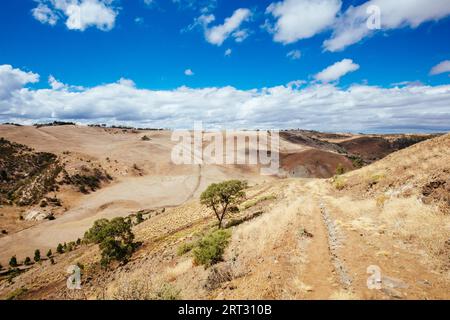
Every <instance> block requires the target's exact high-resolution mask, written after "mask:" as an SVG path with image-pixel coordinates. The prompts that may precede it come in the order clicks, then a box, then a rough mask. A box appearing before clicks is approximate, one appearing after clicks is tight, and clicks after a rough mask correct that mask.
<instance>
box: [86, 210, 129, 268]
mask: <svg viewBox="0 0 450 320" xmlns="http://www.w3.org/2000/svg"><path fill="white" fill-rule="evenodd" d="M84 239H85V241H86V242H90V243H97V244H99V246H100V250H101V251H102V259H101V264H102V266H104V267H106V266H108V265H109V263H110V262H111V261H112V260H117V261H121V262H126V261H127V260H128V259H129V258H130V257H131V254H132V253H133V251H134V249H135V244H134V243H133V240H134V234H133V232H132V231H131V221H130V220H127V219H124V218H122V217H118V218H114V219H112V220H111V221H108V220H107V219H100V220H97V221H95V222H94V225H93V226H92V228H90V229H89V230H88V231H87V232H86V233H85V234H84Z"/></svg>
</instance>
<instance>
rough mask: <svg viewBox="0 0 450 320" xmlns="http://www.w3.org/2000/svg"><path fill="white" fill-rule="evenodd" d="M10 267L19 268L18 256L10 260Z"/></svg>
mask: <svg viewBox="0 0 450 320" xmlns="http://www.w3.org/2000/svg"><path fill="white" fill-rule="evenodd" d="M9 266H10V267H12V268H15V267H17V258H16V256H12V257H11V259H10V260H9Z"/></svg>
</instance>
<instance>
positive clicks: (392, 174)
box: [0, 128, 450, 300]
mask: <svg viewBox="0 0 450 320" xmlns="http://www.w3.org/2000/svg"><path fill="white" fill-rule="evenodd" d="M52 129H54V128H52ZM46 130H47V129H46ZM48 130H49V129H48ZM90 130H105V131H106V129H104V128H90ZM108 130H112V129H108ZM107 132H108V134H110V135H111V136H113V137H114V139H119V140H121V139H122V138H124V137H123V136H122V135H126V133H123V132H121V131H107ZM111 132H117V133H111ZM133 134H134V135H136V133H133ZM145 134H146V135H147V136H148V137H149V138H150V140H147V139H146V140H145V141H143V140H140V138H139V137H137V138H136V140H137V141H136V142H135V143H136V144H139V146H141V144H142V145H144V146H145V148H148V147H151V146H153V147H154V148H155V149H152V150H162V149H164V148H163V147H162V142H161V141H162V140H160V139H161V136H163V135H164V133H163V132H154V133H147V132H146V133H145ZM303 134H304V133H303ZM308 135H309V137H312V138H311V139H307V141H308V143H317V141H316V140H320V139H331V140H333V139H336V140H339V141H341V140H342V139H344V140H345V139H349V137H348V136H346V135H321V134H319V133H314V132H309V133H308ZM350 138H351V137H350ZM127 139H129V137H128V138H127ZM164 139H166V137H165V138H164ZM295 139H300V138H298V137H297V138H295ZM295 139H291V140H293V141H294V140H295ZM121 141H122V140H121ZM121 143H122V142H121ZM290 143H293V142H292V141H291V142H290ZM155 145H157V146H155ZM319 145H320V146H321V147H322V148H328V149H330V148H334V147H333V146H332V145H331V144H328V143H323V144H322V143H319ZM288 147H289V148H293V146H292V145H288ZM309 147H310V146H309ZM133 150H135V149H133ZM164 150H166V149H164ZM135 151H136V150H135ZM335 151H336V150H335ZM133 152H134V151H133ZM136 152H137V151H136ZM327 152H330V150H328V151H327ZM333 152H334V151H333ZM137 154H139V152H137ZM69 156H71V157H73V154H71V155H69ZM77 157H78V155H77ZM111 159H114V158H113V157H112V156H111V157H110V161H109V162H108V161H107V160H105V162H101V163H102V164H105V163H109V164H111V163H112V164H114V163H115V160H111ZM448 159H450V135H445V136H441V137H438V138H434V139H433V140H429V141H425V142H421V143H419V144H416V145H413V146H411V147H408V148H406V149H404V150H401V151H397V152H395V153H392V154H390V155H388V156H387V157H385V158H384V159H382V160H379V161H377V162H374V163H372V164H371V165H369V166H366V167H363V168H361V169H358V170H354V171H350V172H347V173H344V174H339V175H336V176H335V177H333V178H329V179H302V178H295V179H294V178H288V179H267V180H265V181H263V180H252V181H251V183H250V184H249V185H250V186H249V187H248V188H247V189H246V190H245V200H243V201H242V202H241V203H239V204H238V205H236V207H235V208H233V210H231V211H230V212H229V214H227V215H226V217H225V219H224V221H223V227H224V229H225V230H217V219H216V217H215V216H214V214H213V211H212V210H211V209H210V208H208V207H206V206H203V205H201V204H200V201H199V200H198V198H197V197H198V195H199V191H197V188H199V190H202V189H203V190H204V189H205V188H206V187H207V185H209V184H210V183H211V182H214V180H211V179H210V178H209V176H210V175H211V176H214V175H215V174H217V173H223V175H222V176H221V179H220V180H224V178H225V177H227V174H225V173H229V172H230V171H220V170H219V169H217V168H214V169H212V168H209V169H207V170H205V169H204V168H200V169H198V170H199V172H200V174H199V175H200V176H201V178H199V179H192V181H189V184H188V183H186V185H188V186H192V185H194V186H195V187H196V188H195V189H194V191H193V192H192V190H189V192H188V193H187V194H186V195H183V197H181V200H180V202H179V203H177V205H173V206H169V205H163V206H157V207H156V208H155V207H152V206H151V205H149V203H142V205H139V206H128V207H126V208H127V210H124V207H120V206H119V207H115V206H116V205H117V203H114V204H111V203H109V202H110V201H111V199H110V198H107V197H106V198H107V199H108V200H109V202H108V203H107V204H105V203H100V204H101V205H103V206H104V207H102V208H103V209H102V210H103V211H95V212H97V213H98V212H111V213H112V214H111V215H110V216H107V217H109V218H112V217H113V216H114V215H113V213H115V212H118V211H120V212H121V216H124V217H127V218H126V219H130V221H131V223H132V225H133V227H132V232H133V234H134V235H135V237H134V241H136V242H138V243H140V245H139V246H138V247H136V250H135V251H134V252H133V253H132V255H131V256H130V257H129V259H127V260H128V261H125V262H117V261H112V262H111V264H110V265H109V267H108V268H104V267H102V266H101V264H100V260H101V250H100V249H99V246H98V245H97V244H86V243H83V244H81V243H80V244H77V245H75V246H74V247H73V248H72V250H66V251H65V252H63V253H58V252H57V250H56V244H57V243H55V244H54V247H52V250H53V256H52V258H53V262H54V263H52V261H51V260H50V259H48V258H46V257H43V258H42V260H41V261H39V262H36V263H34V264H33V265H30V266H28V267H27V268H26V269H25V268H24V267H23V266H20V268H19V271H14V272H12V271H10V272H6V271H5V270H7V269H6V268H4V269H3V270H2V272H0V297H1V298H10V299H43V298H47V299H137V300H147V299H202V298H204V299H236V298H239V299H246V298H249V299H449V298H450V296H449V293H448V292H449V290H448V289H449V287H450V264H449V262H450V261H449V259H450V238H449V235H450V213H449V205H450V203H449V198H448V195H449V192H448V191H449V186H450V163H449V161H448ZM93 160H95V159H93ZM95 161H99V160H98V158H97V160H95ZM95 161H94V162H93V163H96V162H95ZM122 161H123V162H126V161H128V162H127V163H128V165H129V166H128V168H130V169H131V168H132V166H133V163H135V158H134V159H125V158H121V160H120V161H119V162H122ZM91 163H92V162H91ZM99 163H100V161H99ZM158 166H159V167H158ZM94 167H95V166H94ZM118 167H119V165H118V166H117V168H118ZM138 167H139V168H143V169H144V170H145V171H144V173H143V176H142V177H141V176H135V175H133V176H132V177H129V178H128V176H126V177H125V178H123V180H124V181H128V180H127V179H132V180H131V181H136V180H135V179H139V180H137V181H142V180H145V179H148V177H147V176H146V175H147V174H148V172H150V171H151V170H150V169H152V170H163V171H164V173H167V172H166V171H165V170H167V168H166V167H164V164H159V165H157V164H154V166H153V167H152V168H150V166H149V165H147V164H143V163H138ZM106 168H107V167H106ZM173 170H181V169H173ZM183 170H185V169H183ZM196 170H197V169H196ZM221 170H222V169H221ZM223 170H225V169H223ZM233 170H238V169H237V168H234V169H233ZM69 171H70V169H69ZM109 171H110V170H109V169H108V172H109ZM163 171H160V172H163ZM169 171H170V170H169ZM112 172H114V170H113V171H112ZM224 172H225V173H224ZM233 172H234V173H236V171H233ZM239 172H240V171H239ZM129 173H130V175H132V174H133V172H132V170H130V171H129ZM196 173H197V171H196ZM339 173H341V172H339ZM69 174H70V175H72V173H69ZM333 174H334V172H333ZM228 176H230V175H228ZM195 177H196V176H195ZM236 178H240V179H242V180H244V178H248V175H247V176H246V175H243V174H242V175H240V176H238V175H237V177H236ZM141 179H142V180H141ZM203 179H206V180H203ZM149 181H150V182H151V183H154V181H156V180H149ZM173 181H174V183H173V184H168V186H169V187H168V188H167V189H165V190H166V191H165V192H166V193H167V190H171V188H172V189H173V186H174V185H175V184H178V185H179V184H180V182H179V181H180V180H177V178H175V177H174V178H173ZM183 181H186V180H183ZM115 183H117V182H112V185H111V186H108V187H107V188H104V189H102V190H99V191H97V192H95V193H92V194H90V195H83V197H92V198H93V199H94V197H97V196H98V195H97V193H101V192H102V191H104V192H109V191H108V190H110V189H113V188H115V185H114V184H115ZM161 183H162V182H160V184H161ZM119 185H120V182H119ZM150 185H151V184H148V185H144V184H143V185H139V184H134V185H133V186H135V189H133V193H138V192H139V190H138V188H136V187H138V186H140V187H146V188H148V189H146V190H147V191H148V192H149V193H150V194H151V190H152V189H151V188H150V187H149V186H150ZM128 186H130V185H128ZM121 190H124V189H121ZM177 190H180V189H176V190H175V191H172V192H176V191H177ZM114 195H117V194H114ZM129 195H131V193H130V194H126V196H127V197H128V196H129ZM154 199H155V198H154ZM161 203H162V202H161ZM97 204H99V203H96V205H97ZM144 209H145V210H144ZM108 210H111V211H108ZM114 210H116V211H114ZM94 216H95V217H96V218H101V217H103V216H102V215H94ZM58 219H60V220H61V219H62V218H57V220H58ZM57 220H56V221H57ZM69 221H70V220H69ZM46 223H47V222H46ZM49 223H51V222H49ZM77 223H78V222H77ZM92 223H93V221H92V220H90V225H92ZM71 226H73V225H71ZM33 228H35V227H33ZM87 229H88V228H85V229H84V230H83V232H84V231H86V230H87ZM54 230H57V229H54ZM73 235H75V234H73ZM8 237H9V236H4V237H3V238H4V239H7V238H8ZM75 240H76V236H73V238H72V239H71V241H75ZM43 249H44V248H42V249H41V253H42V255H44V253H45V252H46V250H45V251H44V250H43ZM23 258H24V257H22V256H18V260H19V263H21V262H22V261H23ZM73 264H78V265H80V266H82V267H83V268H82V290H79V291H72V290H68V289H67V288H66V286H65V280H66V277H67V273H66V270H67V267H68V266H69V265H73ZM3 266H4V267H5V264H3ZM369 266H379V267H380V269H381V272H382V288H381V289H380V290H370V289H369V288H368V287H367V278H368V277H369V276H370V274H368V273H367V270H368V267H369Z"/></svg>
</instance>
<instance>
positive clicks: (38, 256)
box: [34, 249, 41, 262]
mask: <svg viewBox="0 0 450 320" xmlns="http://www.w3.org/2000/svg"><path fill="white" fill-rule="evenodd" d="M34 261H36V262H39V261H41V251H40V250H39V249H36V250H35V251H34Z"/></svg>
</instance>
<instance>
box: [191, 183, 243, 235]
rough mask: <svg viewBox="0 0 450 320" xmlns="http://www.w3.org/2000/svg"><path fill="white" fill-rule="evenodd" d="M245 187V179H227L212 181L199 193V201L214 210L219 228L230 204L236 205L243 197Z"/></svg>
mask: <svg viewBox="0 0 450 320" xmlns="http://www.w3.org/2000/svg"><path fill="white" fill-rule="evenodd" d="M246 187H247V183H246V182H245V181H240V180H229V181H224V182H221V183H213V184H211V185H209V187H208V188H207V189H206V190H205V191H204V192H203V193H202V194H201V196H200V202H201V203H202V204H204V205H206V206H207V207H209V208H212V209H213V210H214V214H215V215H216V218H217V220H219V229H221V228H222V221H223V219H224V218H225V215H226V213H227V210H228V209H229V207H231V206H236V205H238V204H239V203H240V202H241V201H242V200H244V198H245V192H244V191H243V190H244V189H245V188H246Z"/></svg>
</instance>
